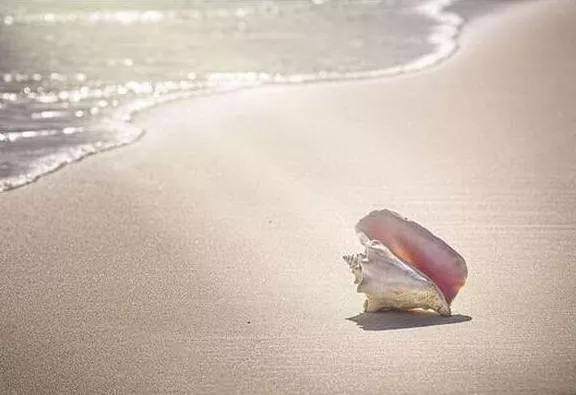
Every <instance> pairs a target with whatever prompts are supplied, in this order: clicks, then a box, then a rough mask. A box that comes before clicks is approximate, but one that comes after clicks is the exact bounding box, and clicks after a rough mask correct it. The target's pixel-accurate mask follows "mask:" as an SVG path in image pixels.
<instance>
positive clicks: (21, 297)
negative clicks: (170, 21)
mask: <svg viewBox="0 0 576 395" xmlns="http://www.w3.org/2000/svg"><path fill="white" fill-rule="evenodd" d="M575 11H576V5H575V4H574V3H573V2H569V1H556V0H554V1H543V2H539V3H534V4H529V5H517V6H514V7H510V8H509V9H508V10H507V11H505V12H502V13H501V14H500V15H497V16H493V17H486V18H483V19H481V20H479V21H477V22H475V23H474V24H473V25H472V26H471V28H469V30H468V31H467V32H466V34H465V35H464V38H463V49H462V51H461V52H460V53H459V54H457V55H456V56H455V57H454V58H453V59H451V60H449V61H448V62H447V63H445V64H443V65H441V66H440V67H437V68H434V69H431V70H428V71H425V72H421V73H418V74H415V75H411V76H406V77H401V78H394V79H389V80H381V81H363V82H349V83H333V84H319V85H311V86H301V87H281V86H278V87H269V88H265V89H257V90H250V91H243V92H237V93H234V94H226V95H220V96H214V97H210V98H205V99H199V100H191V101H185V102H179V103H173V104H169V105H165V106H163V107H160V108H157V109H154V110H152V111H149V112H147V113H145V114H142V115H141V116H140V117H139V119H138V123H139V124H140V125H143V126H144V127H145V128H146V129H147V130H148V134H147V136H146V137H145V138H144V139H143V140H142V141H140V142H139V143H137V144H135V145H132V146H130V147H127V148H124V149H120V150H115V151H112V152H108V153H106V154H102V155H98V156H96V157H92V158H89V159H87V160H86V161H83V162H81V163H79V164H75V165H72V166H69V167H68V168H66V169H64V170H62V171H59V172H57V173H55V174H53V175H51V176H49V177H46V178H44V179H41V180H40V181H39V182H37V183H35V184H33V185H30V186H27V187H25V188H21V189H18V190H15V191H12V192H9V193H6V194H2V195H0V212H1V216H2V221H1V223H0V232H1V233H0V234H1V235H2V248H1V249H0V264H1V265H2V276H1V277H0V316H1V317H2V320H0V344H1V346H0V392H1V393H263V394H272V393H312V392H314V393H352V392H354V393H363V394H364V393H365V394H368V393H374V394H376V393H378V394H383V393H395V394H398V393H417V394H422V393H518V394H527V393H535V394H540V393H573V392H574V391H575V390H576V375H575V374H574V372H575V371H576V329H575V325H576V313H575V311H574V305H575V304H576V293H575V292H574V289H575V287H576V271H575V270H574V265H575V264H576V237H575V235H576V159H575V158H576V112H575V111H574V103H575V102H576V84H575V83H574V71H575V69H574V67H575V65H576V52H575V51H574V50H573V49H574V37H576V12H575ZM383 207H387V208H390V209H393V210H395V211H398V212H400V213H402V214H403V215H405V216H408V217H410V218H412V219H415V220H416V221H418V222H420V223H421V224H423V225H424V226H426V227H428V228H429V229H431V230H432V231H434V232H435V233H436V234H438V235H439V236H441V237H442V238H443V239H444V240H446V241H447V242H448V243H449V244H451V245H452V246H454V248H455V249H456V250H457V251H459V252H460V253H461V254H462V255H463V256H464V257H465V258H466V259H467V261H468V266H469V280H468V283H467V285H466V286H465V287H464V289H463V290H462V291H461V293H460V295H459V296H458V297H457V298H456V300H455V301H454V303H453V305H452V307H453V313H454V314H455V315H454V316H453V317H451V318H439V317H436V316H433V315H425V314H399V313H394V314H362V313H361V306H362V296H361V295H359V294H357V293H356V292H355V287H354V285H353V284H352V280H353V278H352V274H351V273H349V272H348V270H347V268H346V264H345V263H344V262H343V261H342V260H341V255H342V254H343V253H350V252H359V251H360V244H359V243H358V241H357V240H356V237H355V235H354V232H353V227H354V225H355V223H356V221H357V220H358V219H359V218H360V217H361V216H363V215H364V214H366V213H367V212H369V211H371V210H373V209H376V208H383Z"/></svg>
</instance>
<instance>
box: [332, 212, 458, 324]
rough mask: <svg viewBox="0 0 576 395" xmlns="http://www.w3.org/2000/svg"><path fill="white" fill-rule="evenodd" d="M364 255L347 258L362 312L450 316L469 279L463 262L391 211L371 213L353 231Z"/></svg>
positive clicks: (456, 254)
mask: <svg viewBox="0 0 576 395" xmlns="http://www.w3.org/2000/svg"><path fill="white" fill-rule="evenodd" d="M356 232H357V233H358V236H359V238H360V242H361V243H362V244H363V245H364V247H365V252H364V253H362V254H355V255H345V256H344V257H343V258H344V260H345V261H346V262H347V263H348V265H349V266H350V269H351V270H352V273H353V274H354V276H355V281H354V283H355V284H358V292H360V293H364V294H366V302H365V305H364V310H365V311H366V312H374V311H379V310H390V309H400V310H409V309H415V308H422V309H431V310H435V311H436V312H438V313H439V314H441V315H450V314H451V311H450V304H451V302H452V300H453V299H454V297H455V296H456V294H457V293H458V291H459V289H460V288H461V287H462V286H463V285H464V282H465V281H466V277H467V268H466V262H465V261H464V259H463V258H462V257H461V256H460V255H459V254H458V253H457V252H456V251H454V250H453V249H452V248H451V247H450V246H448V245H447V244H446V243H445V242H444V241H442V240H441V239H439V238H438V237H436V236H434V235H433V234H432V233H431V232H430V231H428V230H427V229H425V228H423V227H422V226H420V225H419V224H417V223H415V222H413V221H409V220H407V219H406V218H403V217H401V216H400V215H398V214H396V213H394V212H392V211H390V210H381V211H373V212H372V213H370V214H368V215H367V216H366V217H364V218H362V219H361V220H360V221H359V222H358V224H357V225H356Z"/></svg>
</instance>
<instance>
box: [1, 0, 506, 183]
mask: <svg viewBox="0 0 576 395" xmlns="http://www.w3.org/2000/svg"><path fill="white" fill-rule="evenodd" d="M452 3H454V1H450V0H438V1H424V0H312V1H310V0H290V1H287V0H276V1H264V0H251V1H247V0H241V1H234V2H231V1H224V0H210V1H208V0H188V1H186V0H171V1H164V2H149V1H132V2H128V1H126V2H114V1H98V2H97V1H86V2H84V1H83V2H73V1H65V0H59V1H51V2H49V3H47V2H43V1H39V0H36V1H27V2H18V1H15V0H9V1H4V2H2V4H1V5H0V52H1V53H2V54H3V55H2V56H1V57H0V191H3V190H8V189H12V188H14V187H18V186H21V185H24V184H26V183H29V182H31V181H34V180H35V179H37V178H38V177H40V176H41V175H43V174H46V173H49V172H51V171H53V170H55V169H57V168H59V167H61V166H62V165H64V164H66V163H70V162H73V161H75V160H79V159H81V158H83V157H85V156H87V155H89V154H92V153H96V152H100V151H103V150H107V149H110V148H113V147H117V146H121V145H124V144H128V143H130V142H133V141H135V140H136V139H138V138H139V137H140V136H141V135H142V133H143V131H142V130H140V129H138V128H136V127H134V126H132V125H131V124H130V122H129V121H130V117H131V115H132V114H133V113H134V112H136V111H139V110H142V109H145V108H148V107H150V106H152V105H154V104H157V103H160V102H163V101H167V100H173V99H177V98H182V97H191V96H194V95H204V94H210V93H213V92H219V91H227V90H233V89H238V88H242V87H252V86H258V85H260V84H265V83H304V82H311V81H319V80H332V79H343V78H369V77H380V76H387V75H396V74H400V73H406V72H411V71H415V70H419V69H422V68H424V67H428V66H431V65H433V64H436V63H437V62H438V61H440V60H442V59H445V58H446V57H448V56H450V55H451V54H452V53H453V52H454V51H455V50H456V48H457V41H456V40H457V35H458V32H459V30H460V29H461V27H462V25H463V22H464V16H463V15H461V14H459V13H456V12H454V11H453V10H452V9H451V10H450V11H448V10H447V9H446V7H448V6H451V5H452V6H456V8H454V9H455V10H459V8H457V7H461V9H462V10H464V13H466V12H469V13H472V14H473V13H481V12H486V10H488V9H490V8H491V7H492V6H494V4H495V1H494V0H474V1H472V0H461V1H460V2H459V4H452Z"/></svg>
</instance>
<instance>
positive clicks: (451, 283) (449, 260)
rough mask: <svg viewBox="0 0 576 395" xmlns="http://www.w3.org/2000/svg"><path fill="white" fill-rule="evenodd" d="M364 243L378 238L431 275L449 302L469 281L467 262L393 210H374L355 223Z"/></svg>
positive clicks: (411, 263)
mask: <svg viewBox="0 0 576 395" xmlns="http://www.w3.org/2000/svg"><path fill="white" fill-rule="evenodd" d="M356 232H357V233H358V235H359V237H360V240H361V241H362V243H363V244H366V243H367V242H368V241H370V240H377V241H379V242H381V243H382V244H383V245H384V246H386V247H387V248H388V249H389V250H390V251H391V252H392V253H393V254H394V255H395V256H396V257H398V258H399V259H400V260H402V261H403V262H405V263H407V264H408V265H410V266H412V267H414V268H416V269H418V270H419V271H420V272H422V273H424V274H425V275H426V276H428V277H429V278H430V279H431V280H432V281H433V282H434V284H436V286H437V287H438V288H439V289H440V291H442V294H443V295H444V297H445V299H446V302H447V303H448V305H450V303H451V302H452V300H453V299H454V297H456V294H457V293H458V291H459V290H460V288H461V287H462V286H463V285H464V283H465V281H466V276H467V275H468V269H467V268H466V261H464V258H462V257H461V256H460V255H459V254H458V253H457V252H456V251H454V250H453V249H452V248H451V247H450V246H448V244H446V243H445V242H444V241H442V240H441V239H439V238H438V237H436V236H434V235H433V234H432V233H431V232H430V231H428V230H427V229H425V228H423V227H422V226H420V225H419V224H417V223H416V222H414V221H410V220H408V219H406V218H403V217H401V216H400V215H398V214H397V213H395V212H393V211H390V210H381V211H373V212H371V213H370V214H368V215H367V216H366V217H364V218H362V219H361V220H360V221H359V222H358V224H357V225H356Z"/></svg>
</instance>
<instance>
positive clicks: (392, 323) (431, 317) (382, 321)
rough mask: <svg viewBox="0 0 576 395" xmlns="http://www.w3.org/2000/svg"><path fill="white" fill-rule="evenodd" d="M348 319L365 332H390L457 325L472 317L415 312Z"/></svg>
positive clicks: (360, 315)
mask: <svg viewBox="0 0 576 395" xmlns="http://www.w3.org/2000/svg"><path fill="white" fill-rule="evenodd" d="M346 319H347V320H349V321H353V322H355V323H356V324H357V325H358V326H359V327H360V328H362V329H363V330H365V331H389V330H395V329H406V328H418V327H422V326H434V325H447V324H457V323H459V322H466V321H470V320H472V317H469V316H467V315H461V314H456V315H453V316H450V317H442V316H440V315H438V314H436V313H433V312H430V311H418V310H414V311H383V312H379V313H362V314H358V315H356V316H354V317H349V318H346Z"/></svg>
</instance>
